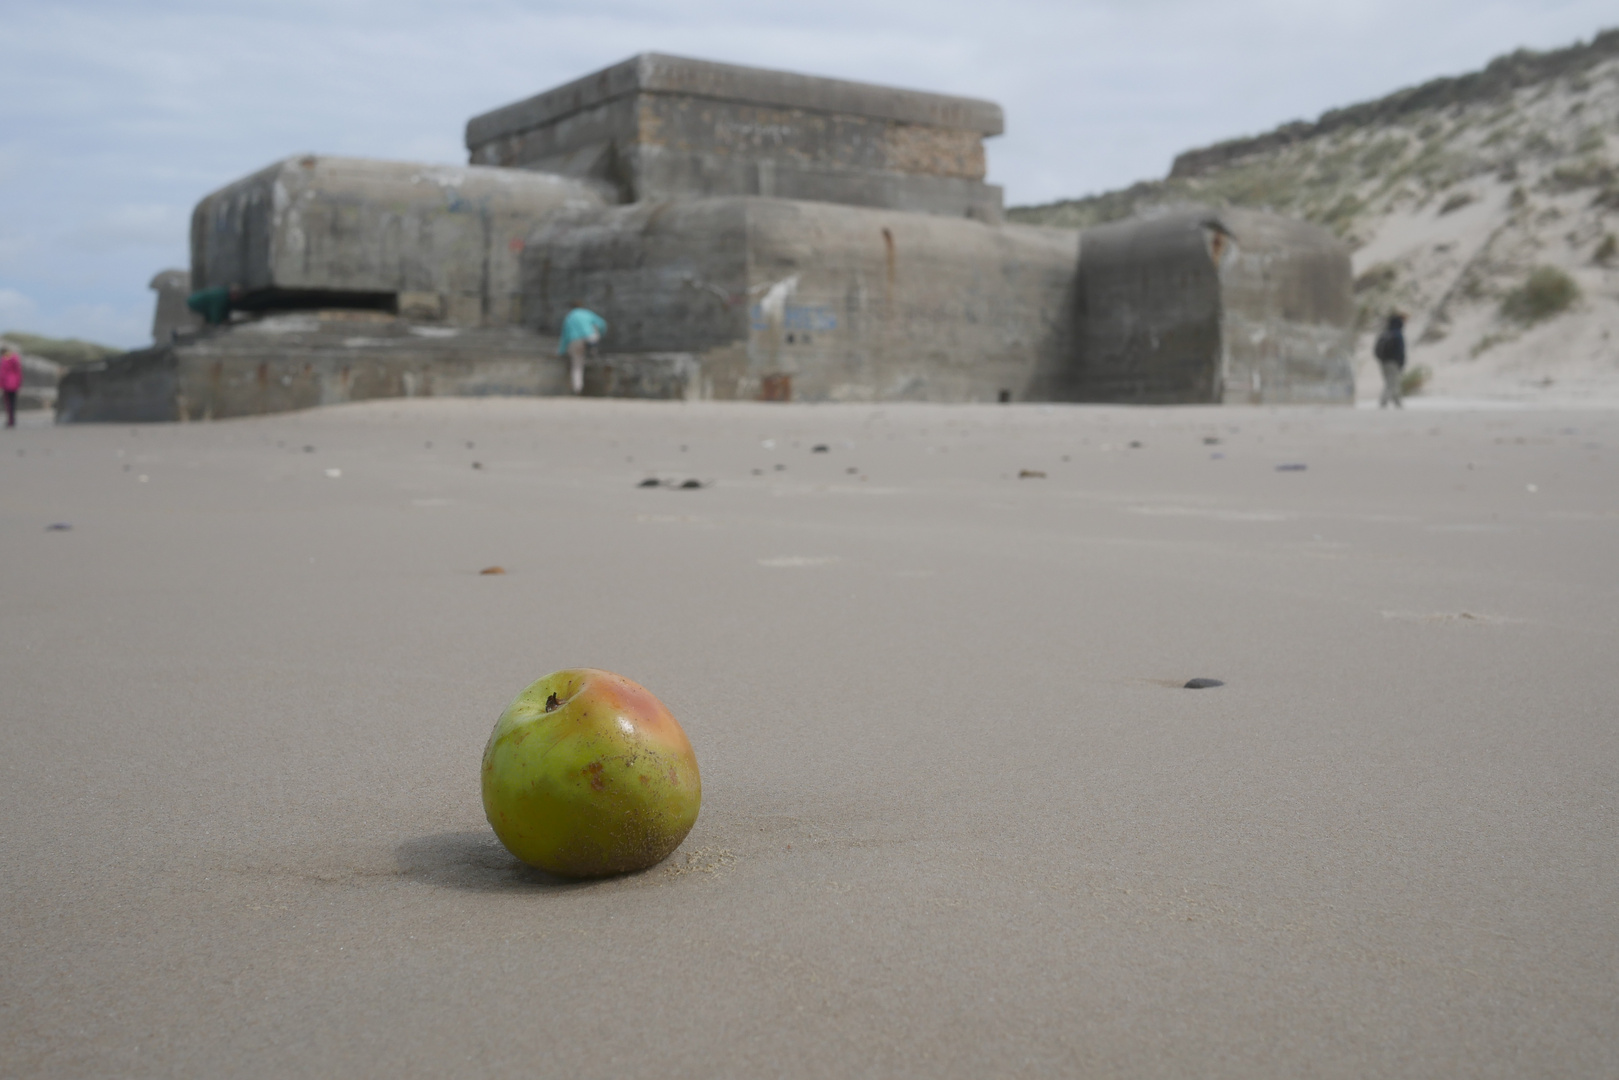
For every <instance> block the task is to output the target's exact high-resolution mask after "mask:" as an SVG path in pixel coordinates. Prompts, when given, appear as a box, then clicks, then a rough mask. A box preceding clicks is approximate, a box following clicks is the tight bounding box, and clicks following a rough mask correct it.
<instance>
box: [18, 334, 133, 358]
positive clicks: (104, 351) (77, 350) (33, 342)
mask: <svg viewBox="0 0 1619 1080" xmlns="http://www.w3.org/2000/svg"><path fill="white" fill-rule="evenodd" d="M0 340H4V341H8V342H10V343H11V344H12V346H13V347H15V348H16V349H17V350H18V351H19V352H25V353H28V354H30V355H31V356H39V357H43V358H44V359H46V360H50V361H52V362H54V363H57V364H65V365H66V366H68V367H74V366H76V365H79V364H93V363H95V362H96V361H98V360H105V359H107V357H109V356H117V355H118V354H119V353H121V352H123V351H124V350H123V349H115V348H113V347H112V346H110V345H97V344H96V343H95V342H93V341H80V340H79V339H78V338H53V337H45V336H43V335H40V334H25V333H23V332H22V331H20V330H7V331H6V332H5V333H3V334H0Z"/></svg>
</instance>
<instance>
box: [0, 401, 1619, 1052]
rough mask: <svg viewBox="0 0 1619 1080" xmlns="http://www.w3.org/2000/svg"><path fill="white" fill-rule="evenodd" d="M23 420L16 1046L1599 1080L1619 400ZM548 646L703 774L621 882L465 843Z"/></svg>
mask: <svg viewBox="0 0 1619 1080" xmlns="http://www.w3.org/2000/svg"><path fill="white" fill-rule="evenodd" d="M0 435H3V438H0V490H3V492H4V499H3V500H0V535H3V545H4V546H3V551H4V553H5V557H4V563H3V567H4V576H3V579H0V703H3V708H0V768H3V770H4V773H3V776H4V781H3V783H0V900H3V911H4V917H3V919H0V1075H4V1076H6V1077H32V1076H50V1077H98V1076H121V1077H128V1076H166V1077H168V1076H175V1077H218V1076H250V1077H257V1076H265V1077H298V1076H311V1077H327V1076H346V1077H399V1076H451V1075H457V1076H573V1077H608V1076H637V1077H759V1076H785V1077H800V1076H815V1077H851V1076H883V1077H890V1076H930V1077H931V1076H952V1077H957V1076H959V1077H989V1076H1087V1077H1105V1076H1132V1077H1139V1076H1196V1077H1234V1078H1235V1077H1267V1076H1276V1077H1297V1076H1315V1077H1365V1076H1408V1077H1415V1076H1434V1077H1454V1076H1474V1077H1489V1076H1500V1077H1539V1076H1580V1077H1595V1076H1613V1075H1615V1074H1616V1073H1619V782H1616V781H1619V723H1616V717H1619V689H1616V672H1615V658H1616V657H1619V618H1616V614H1615V612H1616V610H1619V607H1616V603H1615V601H1616V591H1619V573H1616V565H1615V552H1616V550H1619V548H1616V540H1619V483H1616V480H1619V473H1616V462H1619V457H1616V454H1619V413H1616V412H1613V411H1600V410H1586V411H1563V412H1557V411H1534V410H1529V409H1519V410H1495V411H1486V410H1470V411H1469V410H1451V409H1444V408H1433V407H1430V408H1429V409H1427V410H1426V411H1418V410H1411V411H1407V412H1405V413H1402V414H1392V413H1379V412H1376V411H1369V410H1364V409H1360V410H1348V409H1342V410H1305V409H1295V410H1274V409H1273V410H1259V409H1237V408H1233V409H1197V408H1185V409H1134V410H1131V409H1120V408H1078V407H1035V406H1026V407H1025V406H1013V407H995V406H985V407H929V406H897V407H874V406H848V407H812V406H776V405H722V404H691V405H676V404H656V403H635V402H602V401H584V402H574V401H532V400H531V401H497V400H485V401H405V402H382V403H373V404H369V405H361V406H348V407H341V408H332V409H327V410H318V411H313V412H308V413H302V414H295V415H284V416H275V417H268V418H263V419H254V420H244V421H231V422H226V423H216V424H195V425H189V426H149V427H140V428H129V427H115V426H107V427H68V428H51V427H46V426H44V425H43V424H41V423H39V422H38V419H37V418H35V419H28V420H26V421H25V426H24V427H23V428H20V429H19V430H17V431H12V432H4V433H0ZM1215 439H1217V440H1218V442H1211V441H1210V440H1215ZM770 441H773V445H770ZM1137 443H1139V444H1140V445H1139V446H1137V445H1134V444H1137ZM428 444H431V445H428ZM816 444H824V445H826V446H827V447H828V450H827V451H826V452H824V453H815V452H813V451H812V447H813V446H814V445H816ZM474 463H477V466H479V467H475V465H474ZM1288 464H1301V465H1304V466H1306V468H1304V469H1303V470H1297V469H1294V470H1287V471H1280V470H1278V466H1280V465H1288ZM778 465H780V466H784V468H782V469H777V468H776V466H778ZM755 470H758V471H757V472H756V471H755ZM1022 470H1032V471H1039V472H1043V473H1044V474H1045V475H1044V477H1028V478H1019V473H1020V471H1022ZM647 476H655V477H659V478H663V479H669V480H676V481H684V480H686V479H698V480H701V481H703V482H704V484H705V485H706V486H704V487H702V488H701V489H696V490H671V489H669V488H639V487H637V486H636V485H637V484H638V482H640V481H641V480H642V479H643V478H645V477H647ZM53 523H61V524H67V525H70V526H71V528H70V529H66V530H61V529H58V530H49V529H48V528H47V527H48V526H49V525H51V524H53ZM491 565H499V566H502V567H504V568H505V570H506V571H507V572H506V573H505V574H502V575H480V573H479V571H480V570H482V569H483V568H485V567H488V566H491ZM574 665H594V666H600V667H606V668H610V669H613V670H615V671H619V672H621V673H623V674H625V675H628V676H630V677H631V678H634V679H636V680H638V681H640V682H642V683H644V684H645V685H646V686H648V687H650V688H651V689H652V690H653V691H654V692H655V693H657V694H658V695H659V696H660V697H662V698H663V700H664V701H665V702H666V703H667V704H668V705H669V706H670V707H671V708H672V709H673V711H674V712H675V714H676V715H677V716H678V717H680V719H681V720H682V722H683V724H684V725H685V727H686V730H687V732H688V733H689V735H690V736H691V739H692V742H693V743H694V745H695V746H696V748H697V753H698V756H699V760H700V762H701V765H702V770H703V781H704V793H705V800H704V804H703V812H702V817H701V819H700V820H699V822H698V824H697V827H696V829H695V830H694V831H693V832H692V834H691V836H690V837H689V838H688V840H687V841H686V843H685V845H684V847H683V848H682V849H681V850H680V851H679V852H677V853H676V855H675V856H674V857H673V858H672V859H671V860H670V861H669V862H668V863H666V864H664V865H663V866H660V867H657V868H655V869H653V870H650V871H648V872H646V873H643V874H639V875H635V876H630V877H625V878H621V879H615V880H607V881H600V882H594V883H585V884H576V883H567V882H562V881H557V880H552V879H547V878H545V877H543V876H542V875H539V874H537V873H535V872H531V871H527V870H525V869H523V868H521V867H520V866H518V865H517V864H516V863H515V862H514V861H513V860H512V859H511V858H510V857H509V856H508V855H506V854H505V852H504V851H503V850H502V849H501V848H500V847H499V846H498V845H497V843H496V842H495V840H494V838H493V835H492V834H491V833H490V831H489V829H488V827H487V825H486V824H485V822H484V820H483V814H482V810H481V807H480V805H479V798H478V786H477V785H478V760H479V755H480V753H481V750H482V747H483V742H484V739H485V738H486V737H487V735H488V733H489V730H490V728H491V726H492V725H493V723H494V720H495V718H496V716H497V715H498V714H499V713H500V711H501V709H502V708H503V707H504V706H505V704H506V703H507V701H508V700H509V699H510V698H511V697H512V696H513V695H515V694H516V693H517V692H518V691H519V690H520V689H522V688H523V686H525V685H526V684H527V683H528V682H529V681H531V680H532V679H534V678H536V677H537V676H539V675H542V674H544V673H546V672H548V671H551V670H553V669H556V668H561V667H566V666H574ZM1199 676H1203V677H1213V678H1219V679H1223V680H1224V681H1225V683H1226V685H1225V686H1223V687H1219V688H1217V689H1208V690H1185V689H1181V688H1180V687H1181V684H1182V683H1184V682H1185V681H1186V680H1187V679H1190V678H1194V677H1199Z"/></svg>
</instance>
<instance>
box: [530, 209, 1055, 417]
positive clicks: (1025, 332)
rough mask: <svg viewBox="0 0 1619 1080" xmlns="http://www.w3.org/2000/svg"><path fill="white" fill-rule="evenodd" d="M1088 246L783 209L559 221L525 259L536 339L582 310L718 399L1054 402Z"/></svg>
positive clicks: (1044, 232)
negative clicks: (1081, 254)
mask: <svg viewBox="0 0 1619 1080" xmlns="http://www.w3.org/2000/svg"><path fill="white" fill-rule="evenodd" d="M1076 249H1077V237H1076V234H1074V233H1072V232H1069V231H1066V230H1053V229H1038V228H1029V227H1020V226H1002V227H992V226H986V225H984V224H981V223H978V222H974V221H969V220H966V219H951V218H941V217H930V216H927V215H920V214H908V213H898V212H892V211H880V210H869V209H862V208H854V207H843V206H836V205H832V204H826V203H815V202H799V201H791V200H782V199H763V198H727V199H709V200H693V201H681V202H675V203H667V204H657V205H655V206H650V207H649V206H644V205H643V206H636V207H624V208H617V209H613V210H608V211H605V212H603V213H600V214H598V215H595V216H594V218H593V220H592V221H590V222H587V223H581V222H573V221H561V220H558V221H555V222H553V223H551V224H549V225H547V226H546V227H545V228H544V229H542V230H541V231H539V232H537V233H536V234H535V235H534V236H533V237H532V238H531V241H530V243H529V245H528V248H527V253H526V256H525V279H524V280H525V291H526V296H527V301H528V303H529V304H530V305H531V308H532V310H533V311H535V312H536V313H540V312H543V313H544V315H543V316H541V317H539V318H538V319H537V321H536V323H535V325H536V326H537V327H539V328H542V329H546V330H553V329H554V328H555V326H556V325H557V321H558V320H560V318H561V316H562V314H563V313H564V312H565V311H566V305H567V298H569V297H577V298H578V299H581V300H583V301H585V302H586V303H587V304H588V305H590V306H592V307H593V308H594V309H595V310H597V311H599V312H601V313H602V314H603V315H604V316H605V317H606V318H607V319H608V321H609V323H610V324H611V325H610V328H609V331H608V334H607V336H606V338H605V341H604V348H606V349H608V350H610V351H615V352H616V351H623V352H646V353H653V352H680V353H689V354H691V355H692V356H693V357H694V358H695V360H696V363H697V365H698V368H699V375H698V378H699V379H700V381H701V385H702V390H701V396H707V397H716V398H763V399H768V400H778V399H796V400H810V401H820V400H841V401H850V400H860V401H883V400H916V401H994V400H997V399H998V398H999V397H1000V396H1001V394H1002V393H1003V392H1006V393H1009V394H1010V395H1011V396H1012V397H1014V398H1017V399H1024V398H1030V397H1036V398H1038V397H1043V396H1045V395H1046V394H1047V392H1048V390H1047V388H1048V386H1049V385H1050V383H1051V382H1052V380H1053V378H1054V376H1055V373H1056V372H1057V371H1058V369H1060V368H1061V367H1062V365H1063V362H1064V359H1065V358H1066V356H1067V355H1068V352H1069V337H1070V330H1071V323H1072V310H1071V303H1072V297H1073V277H1074V263H1075V259H1076V255H1077V250H1076Z"/></svg>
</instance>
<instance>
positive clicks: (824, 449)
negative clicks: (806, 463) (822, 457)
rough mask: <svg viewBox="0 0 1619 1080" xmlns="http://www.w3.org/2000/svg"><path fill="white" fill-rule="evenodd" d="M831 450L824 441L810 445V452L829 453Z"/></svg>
mask: <svg viewBox="0 0 1619 1080" xmlns="http://www.w3.org/2000/svg"><path fill="white" fill-rule="evenodd" d="M831 452H832V448H831V447H830V446H828V445H826V443H824V442H823V443H816V444H815V445H814V446H812V447H810V453H812V454H830V453H831Z"/></svg>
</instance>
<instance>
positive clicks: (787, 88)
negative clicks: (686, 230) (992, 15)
mask: <svg viewBox="0 0 1619 1080" xmlns="http://www.w3.org/2000/svg"><path fill="white" fill-rule="evenodd" d="M1001 126H1002V125H1001V115H1000V109H999V107H998V106H995V105H993V104H992V103H990V102H983V101H975V100H973V99H968V98H952V97H947V96H945V95H939V94H924V93H920V92H917V91H907V90H896V89H892V88H888V87H877V86H870V85H867V84H862V83H848V82H844V81H842V80H836V79H818V78H814V77H811V76H801V75H793V74H790V73H786V72H773V71H762V70H759V69H754V68H743V67H735V66H732V65H725V64H709V63H706V62H703V61H695V60H683V59H680V58H677V57H662V56H656V55H648V56H642V57H637V58H635V59H633V60H630V61H626V62H625V63H624V64H620V65H615V66H614V67H613V68H609V69H607V70H606V71H604V72H600V73H598V74H597V75H596V76H592V77H590V78H588V79H584V80H580V81H579V82H578V83H575V84H570V86H569V87H563V88H559V89H558V90H555V91H550V92H548V93H546V94H541V95H538V96H536V97H534V98H530V99H528V100H527V101H524V102H518V103H516V104H514V105H510V106H507V107H505V108H503V109H497V110H494V111H493V112H491V113H487V114H485V115H484V116H480V117H477V118H474V119H473V120H472V121H471V122H470V123H469V124H468V125H467V147H468V150H469V152H470V155H471V158H470V159H471V160H472V161H473V162H474V163H476V164H484V165H502V166H511V167H520V168H524V169H534V170H539V171H545V172H554V173H559V174H562V175H566V176H570V177H575V178H578V179H582V180H587V181H590V182H592V183H596V184H599V185H601V186H602V187H603V188H604V189H607V190H612V191H614V192H616V193H617V195H618V198H619V199H620V200H621V201H623V202H635V201H646V200H659V199H666V198H674V197H681V196H686V197H698V198H703V197H715V196H727V195H759V196H764V197H779V198H788V199H796V200H813V201H824V202H836V203H845V204H849V205H860V206H875V207H883V208H889V209H903V210H912V211H917V212H922V213H934V214H942V215H945V216H956V217H960V216H966V217H974V218H978V219H980V220H984V221H999V220H1000V218H1001V191H1000V188H998V187H995V186H993V185H987V184H984V183H983V178H984V173H985V160H984V148H983V138H984V136H985V135H986V134H998V133H999V132H1000V130H1001Z"/></svg>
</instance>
